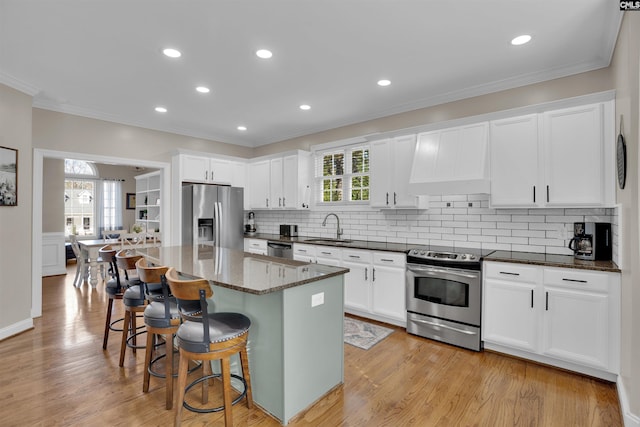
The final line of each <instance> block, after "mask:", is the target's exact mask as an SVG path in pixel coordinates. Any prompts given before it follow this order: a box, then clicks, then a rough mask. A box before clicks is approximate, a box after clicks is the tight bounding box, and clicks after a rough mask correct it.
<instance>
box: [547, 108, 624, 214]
mask: <svg viewBox="0 0 640 427" xmlns="http://www.w3.org/2000/svg"><path fill="white" fill-rule="evenodd" d="M603 121H604V106H603V104H600V103H599V104H591V105H586V106H583V107H577V108H567V109H564V110H557V111H549V112H546V113H544V121H543V132H544V133H543V139H542V140H543V143H544V146H543V150H544V159H545V174H544V176H545V184H546V185H547V186H548V190H546V189H545V190H546V191H548V197H547V199H546V203H547V205H548V206H600V205H604V204H606V200H605V195H604V185H605V184H604V182H605V180H607V179H608V178H609V179H610V180H612V177H613V174H611V177H607V176H605V174H604V155H605V153H604V149H605V147H604V146H605V144H604V141H605V137H604V123H603ZM609 136H610V139H611V140H612V141H613V134H612V135H609ZM611 147H612V148H613V145H611Z"/></svg>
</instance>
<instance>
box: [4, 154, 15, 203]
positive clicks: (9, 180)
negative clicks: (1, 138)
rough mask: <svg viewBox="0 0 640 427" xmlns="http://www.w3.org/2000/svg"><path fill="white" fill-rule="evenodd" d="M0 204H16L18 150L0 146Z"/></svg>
mask: <svg viewBox="0 0 640 427" xmlns="http://www.w3.org/2000/svg"><path fill="white" fill-rule="evenodd" d="M0 206H18V150H15V149H13V148H7V147H0Z"/></svg>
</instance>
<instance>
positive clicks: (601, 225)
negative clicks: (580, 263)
mask: <svg viewBox="0 0 640 427" xmlns="http://www.w3.org/2000/svg"><path fill="white" fill-rule="evenodd" d="M611 248H612V245H611V224H610V223H608V222H574V223H573V238H572V239H571V240H570V241H569V249H571V250H572V251H573V256H574V257H575V258H576V259H583V260H588V261H610V260H611V253H612V250H611Z"/></svg>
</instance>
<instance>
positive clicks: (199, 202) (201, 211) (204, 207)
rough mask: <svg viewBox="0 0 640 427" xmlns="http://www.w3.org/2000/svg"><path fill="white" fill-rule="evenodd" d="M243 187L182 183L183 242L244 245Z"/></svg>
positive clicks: (206, 244)
mask: <svg viewBox="0 0 640 427" xmlns="http://www.w3.org/2000/svg"><path fill="white" fill-rule="evenodd" d="M243 193H244V189H243V188H241V187H227V186H222V185H207V184H189V185H184V186H183V187H182V244H183V245H198V246H216V247H222V248H231V249H238V250H243V248H244V220H243V215H244V194H243Z"/></svg>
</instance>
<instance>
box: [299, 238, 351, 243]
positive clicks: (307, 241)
mask: <svg viewBox="0 0 640 427" xmlns="http://www.w3.org/2000/svg"><path fill="white" fill-rule="evenodd" d="M351 242H352V240H348V239H330V238H324V239H323V238H319V239H305V241H304V242H303V243H335V244H340V243H351Z"/></svg>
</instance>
